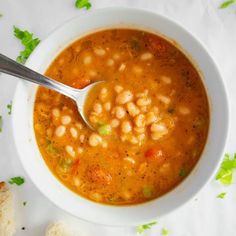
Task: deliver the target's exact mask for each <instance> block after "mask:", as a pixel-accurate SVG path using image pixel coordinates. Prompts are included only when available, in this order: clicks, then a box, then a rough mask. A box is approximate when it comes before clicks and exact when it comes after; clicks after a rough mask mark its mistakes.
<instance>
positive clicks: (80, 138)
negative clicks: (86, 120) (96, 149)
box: [79, 134, 85, 143]
mask: <svg viewBox="0 0 236 236" xmlns="http://www.w3.org/2000/svg"><path fill="white" fill-rule="evenodd" d="M79 141H80V142H81V143H84V141H85V135H84V134H81V135H80V136H79Z"/></svg>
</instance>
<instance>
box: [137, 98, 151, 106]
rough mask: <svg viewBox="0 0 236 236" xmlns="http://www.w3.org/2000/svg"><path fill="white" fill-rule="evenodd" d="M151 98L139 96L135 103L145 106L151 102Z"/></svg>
mask: <svg viewBox="0 0 236 236" xmlns="http://www.w3.org/2000/svg"><path fill="white" fill-rule="evenodd" d="M151 102H152V101H151V99H150V98H139V99H138V100H137V102H136V103H137V105H138V106H140V107H141V106H147V105H150V104H151Z"/></svg>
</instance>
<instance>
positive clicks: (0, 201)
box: [0, 182, 15, 236]
mask: <svg viewBox="0 0 236 236" xmlns="http://www.w3.org/2000/svg"><path fill="white" fill-rule="evenodd" d="M14 233H15V219H14V209H13V196H12V192H11V191H10V190H9V188H8V187H7V185H6V184H5V183H4V182H0V236H12V235H13V234H14Z"/></svg>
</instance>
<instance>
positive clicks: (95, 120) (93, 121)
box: [89, 115, 98, 123]
mask: <svg viewBox="0 0 236 236" xmlns="http://www.w3.org/2000/svg"><path fill="white" fill-rule="evenodd" d="M89 120H90V122H92V123H98V117H97V116H95V115H90V116H89Z"/></svg>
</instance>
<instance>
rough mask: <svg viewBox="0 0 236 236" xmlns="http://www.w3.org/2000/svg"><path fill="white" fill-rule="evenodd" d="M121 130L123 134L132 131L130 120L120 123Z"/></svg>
mask: <svg viewBox="0 0 236 236" xmlns="http://www.w3.org/2000/svg"><path fill="white" fill-rule="evenodd" d="M121 131H122V132H123V133H125V134H127V133H129V132H131V131H132V124H131V122H130V121H127V120H126V121H123V122H122V123H121Z"/></svg>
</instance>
